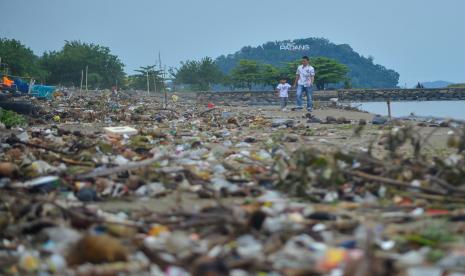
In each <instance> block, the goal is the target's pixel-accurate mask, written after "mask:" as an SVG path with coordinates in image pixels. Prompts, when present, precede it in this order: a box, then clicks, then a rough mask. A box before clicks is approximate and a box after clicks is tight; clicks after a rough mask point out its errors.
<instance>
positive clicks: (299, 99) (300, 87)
mask: <svg viewBox="0 0 465 276" xmlns="http://www.w3.org/2000/svg"><path fill="white" fill-rule="evenodd" d="M303 88H304V86H303V85H297V93H296V105H297V108H302V90H303Z"/></svg>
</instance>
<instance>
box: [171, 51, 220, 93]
mask: <svg viewBox="0 0 465 276" xmlns="http://www.w3.org/2000/svg"><path fill="white" fill-rule="evenodd" d="M171 74H172V75H173V76H174V78H175V82H176V83H183V84H189V85H190V86H191V89H193V90H195V91H208V90H210V89H211V86H212V85H213V84H218V83H222V82H223V79H224V75H223V73H222V72H221V70H220V69H219V68H218V66H217V65H216V63H215V61H214V60H213V59H212V58H210V57H205V58H203V59H201V60H200V61H196V60H187V61H185V62H181V68H179V69H174V70H171Z"/></svg>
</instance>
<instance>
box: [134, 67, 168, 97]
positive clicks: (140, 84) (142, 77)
mask: <svg viewBox="0 0 465 276" xmlns="http://www.w3.org/2000/svg"><path fill="white" fill-rule="evenodd" d="M135 71H136V72H138V74H135V75H131V76H128V78H127V86H128V88H131V89H135V90H145V91H146V90H147V75H148V78H149V89H150V91H156V92H160V91H161V88H162V87H163V85H164V83H163V78H162V72H161V70H156V69H155V65H149V66H141V67H140V68H139V69H138V70H135Z"/></svg>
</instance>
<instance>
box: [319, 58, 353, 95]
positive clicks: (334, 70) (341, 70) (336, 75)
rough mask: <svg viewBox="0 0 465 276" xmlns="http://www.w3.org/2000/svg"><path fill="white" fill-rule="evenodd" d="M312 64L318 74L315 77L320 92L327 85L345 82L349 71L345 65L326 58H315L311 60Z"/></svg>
mask: <svg viewBox="0 0 465 276" xmlns="http://www.w3.org/2000/svg"><path fill="white" fill-rule="evenodd" d="M311 64H312V66H313V67H315V71H316V72H317V74H316V75H315V85H316V87H317V88H318V89H319V90H324V89H325V87H326V84H329V83H339V82H342V81H344V80H345V79H346V74H347V72H348V71H349V69H348V68H347V66H345V65H344V64H340V63H338V62H337V61H336V60H334V59H329V58H325V57H317V58H314V59H312V60H311Z"/></svg>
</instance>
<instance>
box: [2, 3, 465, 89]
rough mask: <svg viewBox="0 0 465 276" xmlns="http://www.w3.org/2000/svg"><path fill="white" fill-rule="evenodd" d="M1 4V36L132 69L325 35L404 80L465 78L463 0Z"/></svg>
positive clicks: (409, 82)
mask: <svg viewBox="0 0 465 276" xmlns="http://www.w3.org/2000/svg"><path fill="white" fill-rule="evenodd" d="M0 7H1V10H2V18H1V20H0V37H7V38H14V39H18V40H20V41H21V42H22V43H23V44H25V45H27V46H28V47H30V48H31V49H32V50H33V51H34V52H35V53H36V54H37V55H41V54H42V53H43V52H44V51H49V50H59V49H61V47H62V46H63V44H64V41H65V40H81V41H83V42H89V43H90V42H92V43H96V44H100V45H103V46H108V47H109V48H110V49H111V51H112V53H113V54H116V55H118V56H119V57H120V59H121V60H122V61H123V63H124V64H125V65H126V68H125V71H126V72H127V73H130V74H131V73H134V71H133V70H134V69H136V68H138V67H139V66H144V65H149V64H154V63H155V62H156V61H157V59H158V53H159V52H160V53H161V57H162V62H163V63H164V64H166V65H167V66H168V67H171V66H179V62H180V61H183V60H187V59H199V58H202V57H205V56H209V57H213V58H216V57H218V56H220V55H222V54H231V53H234V52H236V51H238V50H240V49H241V48H242V47H243V46H248V45H251V46H258V45H261V44H263V43H265V42H268V41H276V40H285V39H299V38H308V37H323V38H327V39H329V40H330V41H331V42H334V43H336V44H349V45H351V46H352V48H353V49H354V50H355V51H357V52H358V53H360V54H362V55H364V56H373V57H374V59H375V63H379V64H381V65H383V66H386V67H387V68H389V69H394V70H396V71H397V72H399V73H400V76H401V77H400V81H399V85H400V86H404V85H405V84H407V85H408V86H412V85H414V84H416V83H417V82H418V81H420V82H423V81H435V80H445V81H450V82H465V69H464V65H465V16H463V11H465V1H464V0H441V1H435V0H389V1H386V0H325V1H317V0H300V1H297V0H286V1H284V0H281V1H278V0H196V1H194V0H75V1H72V0H14V1H11V0H0ZM5 11H11V12H10V13H8V12H5Z"/></svg>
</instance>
